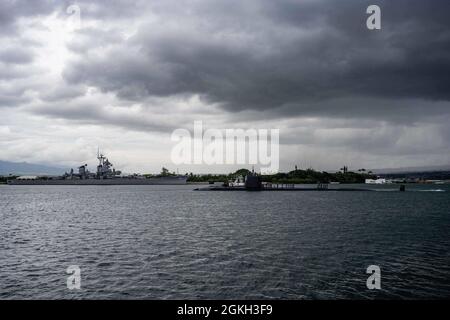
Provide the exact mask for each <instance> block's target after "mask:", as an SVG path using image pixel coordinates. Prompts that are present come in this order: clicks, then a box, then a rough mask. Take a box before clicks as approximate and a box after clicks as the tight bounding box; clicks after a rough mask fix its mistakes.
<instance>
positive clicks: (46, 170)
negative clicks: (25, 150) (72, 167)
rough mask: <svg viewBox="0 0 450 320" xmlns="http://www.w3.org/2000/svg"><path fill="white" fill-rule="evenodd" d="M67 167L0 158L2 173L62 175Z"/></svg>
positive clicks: (0, 172) (0, 173)
mask: <svg viewBox="0 0 450 320" xmlns="http://www.w3.org/2000/svg"><path fill="white" fill-rule="evenodd" d="M65 171H67V169H65V168H63V167H57V166H51V165H42V164H35V163H27V162H10V161H3V160H0V175H4V176H6V175H10V174H13V175H44V174H46V175H61V174H63V173H64V172H65Z"/></svg>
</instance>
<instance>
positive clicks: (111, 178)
mask: <svg viewBox="0 0 450 320" xmlns="http://www.w3.org/2000/svg"><path fill="white" fill-rule="evenodd" d="M97 159H98V161H99V164H98V165H97V171H96V172H90V171H89V170H88V168H87V164H84V165H82V166H80V167H78V173H75V172H74V170H73V169H71V170H70V172H69V173H67V172H66V173H64V174H63V175H62V176H22V177H18V178H16V179H10V180H8V181H7V183H8V184H10V185H181V184H186V181H187V176H185V175H171V174H164V175H159V176H150V177H149V176H144V175H138V174H133V175H123V174H122V172H121V171H119V170H116V169H114V168H113V164H112V163H111V162H110V161H109V160H108V158H107V157H105V156H104V155H103V154H100V153H99V152H97Z"/></svg>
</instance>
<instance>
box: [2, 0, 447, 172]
mask: <svg viewBox="0 0 450 320" xmlns="http://www.w3.org/2000/svg"><path fill="white" fill-rule="evenodd" d="M72 4H76V5H78V6H79V8H80V9H81V24H80V25H76V23H75V24H74V20H73V18H74V17H73V16H71V15H70V14H67V12H66V9H67V7H69V6H70V5H72ZM370 4H377V5H379V6H380V7H381V11H382V29H381V30H375V31H373V30H368V29H367V28H366V19H367V17H368V15H367V14H366V8H367V7H368V6H369V5H370ZM449 14H450V1H447V0H433V1H423V0H395V1H392V0H390V1H378V0H377V1H375V0H371V1H365V0H347V1H337V0H334V1H331V0H289V1H282V0H277V1H274V0H261V1H253V0H246V1H242V0H240V1H232V0H208V1H206V0H205V1H199V0H161V1H121V0H113V1H111V0H110V1H96V2H95V4H93V3H91V1H84V0H82V1H76V2H71V1H11V0H6V1H5V0H2V1H1V2H0V43H1V45H0V114H1V117H0V159H1V160H9V161H27V162H36V163H53V164H61V165H76V164H79V163H86V162H87V163H89V164H94V163H95V161H94V160H95V154H96V150H97V146H100V147H101V148H102V150H104V152H105V153H107V154H108V155H109V156H110V158H111V161H112V162H113V163H114V164H115V165H116V167H118V168H121V169H124V170H125V171H127V172H132V171H133V172H134V171H139V172H157V171H159V169H160V168H161V166H163V165H165V166H167V167H169V168H170V169H171V170H175V169H176V166H175V165H173V164H171V161H170V151H171V148H172V146H173V145H174V143H173V142H171V141H170V135H171V132H172V131H173V130H174V129H176V128H187V129H190V128H192V125H193V121H194V120H202V121H203V123H204V126H205V127H210V128H222V129H224V128H246V127H252V128H279V129H280V141H281V148H280V158H281V169H282V170H288V169H291V168H293V166H294V165H295V164H298V165H299V166H300V167H310V166H311V167H313V168H316V169H329V170H333V169H338V168H340V167H341V166H342V165H344V164H346V165H348V166H349V167H350V168H353V169H357V168H361V167H365V168H386V167H406V166H434V165H444V164H450V152H449V150H450V127H449V122H450V121H449V120H450V102H449V100H450V90H449V86H450V79H449V78H450V28H449V26H450V19H449ZM179 168H180V171H182V172H183V171H186V170H189V171H194V172H207V171H212V172H219V171H229V170H230V169H231V168H222V167H221V168H219V167H207V166H191V167H182V166H179Z"/></svg>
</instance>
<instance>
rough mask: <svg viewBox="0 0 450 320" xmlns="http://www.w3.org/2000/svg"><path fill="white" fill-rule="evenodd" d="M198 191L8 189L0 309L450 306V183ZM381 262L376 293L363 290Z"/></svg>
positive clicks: (2, 189)
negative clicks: (293, 302)
mask: <svg viewBox="0 0 450 320" xmlns="http://www.w3.org/2000/svg"><path fill="white" fill-rule="evenodd" d="M193 188H194V186H5V185H4V186H0V298H2V299H12V298H26V299H30V298H39V299H45V298H64V299H72V298H75V299H78V298H105V299H118V298H139V299H141V298H146V299H171V298H179V299H185V298H186V299H194V298H205V299H212V298H217V299H221V298H224V299H260V298H261V299H264V298H288V299H305V298H306V299H317V298H320V299H337V298H339V299H340V298H349V299H353V298H449V297H450V265H449V262H450V251H449V248H450V246H449V245H450V188H449V186H448V185H447V186H445V185H439V186H437V185H431V186H412V187H410V186H408V190H409V191H407V192H404V193H400V192H333V191H331V192H314V191H312V192H195V191H192V189H193ZM439 189H440V190H444V192H442V191H441V192H440V191H438V190H439ZM419 190H422V191H423V190H432V191H428V192H421V191H419ZM372 264H375V265H379V266H380V267H381V272H382V283H381V285H382V290H379V291H376V290H375V291H374V290H368V289H367V288H366V279H367V276H368V275H367V274H366V273H365V272H366V268H367V266H369V265H372ZM69 265H79V266H80V268H81V290H79V291H70V290H68V289H67V287H66V279H67V276H68V275H67V274H66V268H67V267H68V266H69Z"/></svg>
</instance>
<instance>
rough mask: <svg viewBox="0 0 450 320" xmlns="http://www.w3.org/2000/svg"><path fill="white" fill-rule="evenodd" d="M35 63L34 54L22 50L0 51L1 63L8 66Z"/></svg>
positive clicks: (8, 49) (9, 49)
mask: <svg viewBox="0 0 450 320" xmlns="http://www.w3.org/2000/svg"><path fill="white" fill-rule="evenodd" d="M31 61H33V54H32V53H31V52H29V51H24V50H22V49H21V48H7V49H0V62H3V63H7V64H27V63H30V62H31Z"/></svg>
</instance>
